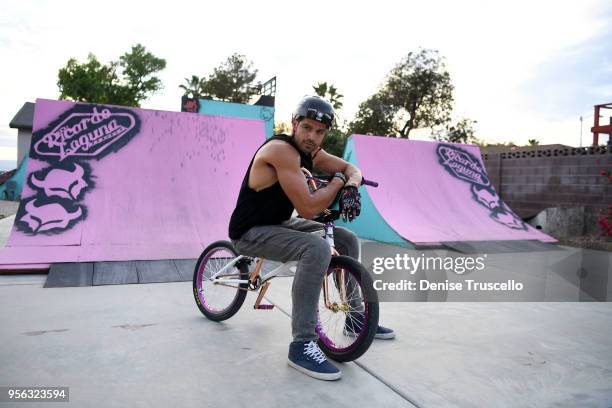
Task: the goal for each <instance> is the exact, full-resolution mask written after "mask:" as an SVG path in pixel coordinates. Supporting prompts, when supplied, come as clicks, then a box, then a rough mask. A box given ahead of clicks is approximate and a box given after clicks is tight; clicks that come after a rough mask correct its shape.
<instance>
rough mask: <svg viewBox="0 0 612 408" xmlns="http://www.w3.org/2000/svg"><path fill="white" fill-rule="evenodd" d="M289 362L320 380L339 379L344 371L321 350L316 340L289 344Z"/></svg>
mask: <svg viewBox="0 0 612 408" xmlns="http://www.w3.org/2000/svg"><path fill="white" fill-rule="evenodd" d="M287 363H288V364H289V365H290V366H291V367H293V368H295V369H296V370H298V371H301V372H302V373H304V374H306V375H309V376H311V377H313V378H316V379H319V380H326V381H331V380H338V379H339V378H340V377H342V372H341V371H340V370H338V368H336V366H334V365H333V364H332V363H330V362H329V361H327V357H325V354H323V352H322V351H321V349H320V348H319V346H318V345H317V342H316V341H313V340H311V341H294V342H291V344H289V359H288V360H287Z"/></svg>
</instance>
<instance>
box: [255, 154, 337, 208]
mask: <svg viewBox="0 0 612 408" xmlns="http://www.w3.org/2000/svg"><path fill="white" fill-rule="evenodd" d="M265 149H266V150H265V151H264V152H263V153H264V154H263V155H262V159H263V160H264V161H265V162H266V163H268V164H269V165H271V166H272V167H274V170H276V175H277V177H278V181H279V183H280V185H281V187H282V188H283V190H284V191H285V194H287V197H289V200H291V203H292V204H293V206H294V207H295V209H296V210H297V212H298V214H300V215H301V216H302V217H304V218H313V217H314V216H316V215H317V214H319V213H321V212H322V211H323V210H324V209H326V208H327V207H328V206H329V205H330V204H331V203H332V201H333V200H334V198H335V197H336V194H338V191H340V189H341V188H342V187H343V186H344V184H343V182H342V181H341V180H340V179H339V178H337V177H334V178H333V179H332V181H331V182H330V183H329V184H328V185H327V187H325V188H321V189H318V190H317V191H315V192H314V193H311V192H310V190H309V189H308V186H307V184H306V178H305V177H304V173H302V170H301V168H300V156H299V154H298V153H297V152H296V151H295V149H293V148H292V147H291V146H289V145H286V144H284V143H283V144H280V143H279V144H276V143H269V144H268V146H266V147H265Z"/></svg>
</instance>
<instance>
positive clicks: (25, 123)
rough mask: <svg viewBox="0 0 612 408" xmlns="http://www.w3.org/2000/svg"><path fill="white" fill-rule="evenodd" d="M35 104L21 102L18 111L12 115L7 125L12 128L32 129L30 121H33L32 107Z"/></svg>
mask: <svg viewBox="0 0 612 408" xmlns="http://www.w3.org/2000/svg"><path fill="white" fill-rule="evenodd" d="M35 106H36V104H34V103H32V102H26V103H24V104H23V106H22V107H21V109H19V112H17V114H16V115H15V117H13V120H11V123H9V127H11V128H13V129H29V130H32V122H33V121H34V107H35Z"/></svg>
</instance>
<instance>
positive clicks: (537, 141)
mask: <svg viewBox="0 0 612 408" xmlns="http://www.w3.org/2000/svg"><path fill="white" fill-rule="evenodd" d="M527 142H528V143H529V146H537V145H539V144H540V141H539V140H537V139H529V140H528V141H527Z"/></svg>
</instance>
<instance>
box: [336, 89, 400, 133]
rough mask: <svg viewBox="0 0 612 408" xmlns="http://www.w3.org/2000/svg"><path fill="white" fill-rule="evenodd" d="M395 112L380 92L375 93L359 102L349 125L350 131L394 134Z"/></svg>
mask: <svg viewBox="0 0 612 408" xmlns="http://www.w3.org/2000/svg"><path fill="white" fill-rule="evenodd" d="M394 114H395V110H394V108H393V107H392V106H390V105H389V104H387V103H386V102H385V101H384V100H383V98H382V97H381V95H380V93H377V94H374V95H372V96H371V97H369V98H368V99H367V100H366V101H365V102H362V103H361V104H359V109H358V111H357V114H356V115H355V119H353V121H352V122H351V123H349V125H348V133H349V134H353V133H358V134H364V135H366V134H371V135H378V136H387V135H394V134H395V128H394V126H393V116H394Z"/></svg>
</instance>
